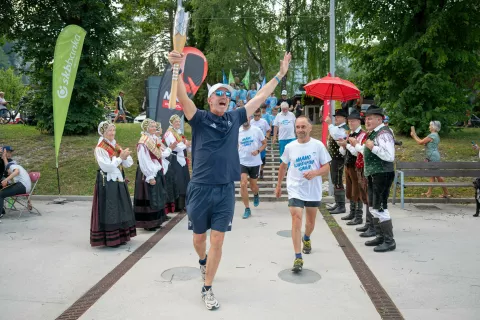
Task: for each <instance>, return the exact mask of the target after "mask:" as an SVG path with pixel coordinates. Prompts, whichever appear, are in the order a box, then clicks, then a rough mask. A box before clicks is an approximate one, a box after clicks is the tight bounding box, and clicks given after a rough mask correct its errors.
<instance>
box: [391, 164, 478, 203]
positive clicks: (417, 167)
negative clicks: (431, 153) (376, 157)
mask: <svg viewBox="0 0 480 320" xmlns="http://www.w3.org/2000/svg"><path fill="white" fill-rule="evenodd" d="M405 177H473V178H477V177H480V162H397V163H396V172H395V180H394V181H393V197H392V204H395V199H396V196H397V185H398V186H399V187H400V202H401V207H402V209H403V208H404V190H403V189H404V187H448V188H455V187H473V185H472V182H473V181H470V182H463V181H458V182H430V181H425V182H405ZM399 180H400V181H399Z"/></svg>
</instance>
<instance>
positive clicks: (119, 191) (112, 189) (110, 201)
mask: <svg viewBox="0 0 480 320" xmlns="http://www.w3.org/2000/svg"><path fill="white" fill-rule="evenodd" d="M103 175H104V177H105V179H104V178H103V176H102V172H101V171H100V170H98V172H97V180H96V182H95V190H94V194H93V204H92V218H91V221H90V245H91V246H92V247H98V246H108V247H112V246H117V245H119V244H122V243H124V242H127V241H130V238H132V237H135V236H136V235H137V229H136V228H135V216H134V214H133V208H132V201H131V200H130V194H129V192H128V187H127V184H126V183H125V182H117V181H107V175H106V173H103Z"/></svg>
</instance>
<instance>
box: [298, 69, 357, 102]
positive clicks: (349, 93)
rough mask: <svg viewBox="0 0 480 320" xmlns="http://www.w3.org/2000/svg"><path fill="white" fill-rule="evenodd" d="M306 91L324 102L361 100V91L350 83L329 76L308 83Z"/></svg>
mask: <svg viewBox="0 0 480 320" xmlns="http://www.w3.org/2000/svg"><path fill="white" fill-rule="evenodd" d="M304 88H305V91H306V94H307V95H308V96H312V97H317V98H320V99H322V100H336V101H348V100H353V99H358V98H360V90H358V88H357V87H356V86H355V85H354V84H353V83H351V82H350V81H347V80H343V79H342V78H339V77H331V76H330V74H328V76H326V77H324V78H321V79H317V80H313V81H312V82H310V83H307V84H306V85H305V86H304Z"/></svg>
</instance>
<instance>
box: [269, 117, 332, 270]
mask: <svg viewBox="0 0 480 320" xmlns="http://www.w3.org/2000/svg"><path fill="white" fill-rule="evenodd" d="M311 131H312V124H311V123H310V120H308V119H307V118H306V117H304V116H300V117H298V119H297V121H296V123H295V132H296V134H297V138H298V139H297V140H296V141H294V142H292V143H290V144H289V145H287V146H286V147H285V151H284V153H283V156H282V161H283V162H282V163H281V164H280V168H279V169H278V182H277V188H276V189H275V195H276V197H277V198H279V197H280V195H281V193H282V181H283V178H284V177H285V172H286V171H287V168H288V175H287V191H288V206H289V207H290V214H291V215H292V240H293V248H294V249H295V261H294V263H293V268H292V271H293V272H300V271H302V268H303V258H302V253H301V252H300V248H301V242H303V250H302V251H303V253H305V254H309V253H310V252H311V251H312V245H311V241H310V236H311V234H312V232H313V229H314V228H315V218H316V216H317V209H318V207H319V206H320V202H321V201H322V176H324V175H327V174H328V173H329V172H330V161H331V160H332V158H331V157H330V154H329V153H328V151H327V149H326V148H325V146H324V145H323V143H322V142H321V141H319V140H317V139H314V138H311V137H310V132H311ZM288 163H290V166H289V165H288ZM304 207H305V210H306V221H305V236H304V237H303V239H301V233H302V230H301V229H302V215H303V208H304ZM300 240H302V241H300Z"/></svg>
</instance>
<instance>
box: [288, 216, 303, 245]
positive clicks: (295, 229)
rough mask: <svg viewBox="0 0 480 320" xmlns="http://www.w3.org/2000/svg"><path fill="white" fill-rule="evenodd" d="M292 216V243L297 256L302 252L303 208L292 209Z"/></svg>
mask: <svg viewBox="0 0 480 320" xmlns="http://www.w3.org/2000/svg"><path fill="white" fill-rule="evenodd" d="M290 215H291V216H292V241H293V249H294V250H295V254H298V253H301V252H302V215H303V208H297V207H290Z"/></svg>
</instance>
